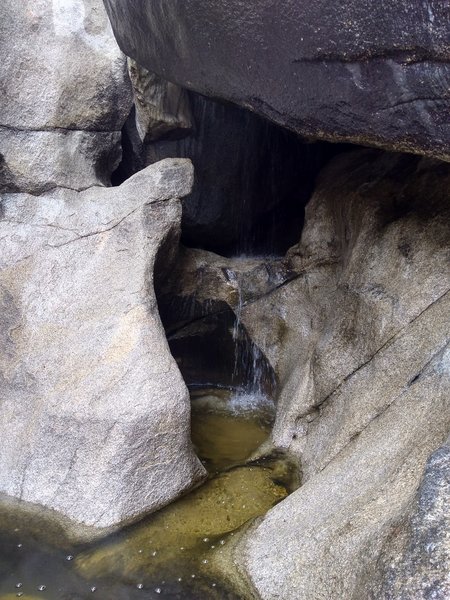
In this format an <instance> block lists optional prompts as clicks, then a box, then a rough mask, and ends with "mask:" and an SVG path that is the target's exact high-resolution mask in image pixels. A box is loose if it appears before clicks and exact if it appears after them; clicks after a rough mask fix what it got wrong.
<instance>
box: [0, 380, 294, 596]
mask: <svg viewBox="0 0 450 600" xmlns="http://www.w3.org/2000/svg"><path fill="white" fill-rule="evenodd" d="M272 415H273V407H272V406H271V405H270V402H266V401H265V399H263V398H256V397H253V396H251V395H245V394H238V393H235V392H234V393H233V392H231V391H227V390H196V391H195V392H193V393H192V439H193V443H194V445H195V447H196V450H197V453H198V455H199V457H200V458H201V460H202V461H203V463H204V464H205V467H206V468H207V470H208V472H209V474H210V475H209V478H208V480H207V481H206V482H205V483H204V484H203V485H202V486H200V487H199V488H197V489H195V490H193V491H191V492H190V493H189V494H187V495H186V496H184V497H182V498H180V499H179V500H177V501H175V502H173V503H172V504H170V505H169V506H167V507H166V508H164V509H162V510H160V511H158V512H157V513H155V514H153V515H150V516H149V517H147V518H146V519H144V520H142V521H141V522H139V523H138V524H136V525H134V526H132V527H128V528H126V529H124V530H122V531H119V532H117V533H115V534H113V535H111V536H109V537H107V538H106V539H104V540H102V541H100V542H96V543H93V544H90V545H84V546H70V545H67V543H65V542H64V540H63V539H62V538H59V539H58V533H57V532H56V533H53V534H52V533H51V529H49V528H47V527H46V524H45V522H44V521H42V524H39V523H37V524H36V522H34V523H33V526H32V527H31V524H30V523H27V522H26V520H24V519H23V518H19V517H18V518H17V521H14V516H11V513H10V512H9V513H8V517H7V518H2V517H1V511H0V600H12V598H16V597H21V598H22V600H30V599H37V598H41V599H44V598H46V599H51V600H84V599H87V598H98V599H101V600H121V599H124V600H125V599H130V600H133V599H134V598H136V599H138V598H139V599H150V598H161V597H163V598H173V599H175V598H180V599H186V600H187V599H190V598H192V599H194V598H195V599H208V598H211V599H216V598H217V599H219V598H221V599H222V598H223V599H229V600H233V599H235V598H238V596H236V595H234V593H233V592H232V591H230V590H227V589H226V588H225V587H224V585H223V584H222V582H221V581H220V580H219V579H218V578H217V576H215V575H213V573H212V572H211V570H210V567H209V565H210V563H211V562H212V561H213V558H214V557H216V558H217V555H218V553H219V555H220V551H221V550H222V549H223V548H224V547H225V546H226V544H228V543H229V542H230V541H231V539H232V537H233V536H234V535H235V534H236V532H237V531H238V530H239V528H240V527H241V526H242V525H244V524H245V523H248V522H249V521H250V520H251V519H253V518H255V517H257V516H259V515H262V514H264V513H265V512H266V511H267V510H268V509H269V508H271V507H272V506H274V505H275V504H276V503H277V502H279V501H280V500H282V499H283V498H284V497H285V496H286V495H287V494H288V490H289V486H290V484H291V481H290V474H289V469H285V468H283V467H281V468H280V461H279V460H271V459H267V460H265V461H262V462H261V461H260V462H258V461H255V462H250V463H248V464H247V463H246V461H247V459H248V458H249V457H250V456H251V455H252V453H253V452H254V451H255V450H256V449H257V448H258V446H259V445H260V444H261V443H262V442H264V440H265V439H266V438H267V436H268V434H269V431H270V425H271V418H272ZM215 562H216V563H217V560H216V561H215Z"/></svg>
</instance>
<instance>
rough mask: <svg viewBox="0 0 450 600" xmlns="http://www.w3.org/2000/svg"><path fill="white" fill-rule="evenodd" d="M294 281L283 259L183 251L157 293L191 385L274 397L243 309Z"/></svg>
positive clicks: (170, 337)
mask: <svg viewBox="0 0 450 600" xmlns="http://www.w3.org/2000/svg"><path fill="white" fill-rule="evenodd" d="M292 276H293V273H292V272H290V271H289V270H288V269H287V268H286V266H285V265H284V264H283V263H282V261H281V260H276V259H274V260H271V259H270V258H266V259H264V258H258V259H256V258H236V259H232V258H224V257H222V256H218V255H217V254H214V253H212V252H207V251H205V250H197V249H190V248H183V247H181V248H180V252H179V255H178V258H177V261H176V265H175V267H174V269H173V270H172V272H171V274H170V275H169V277H165V278H158V279H157V281H156V294H157V298H158V306H159V311H160V314H161V319H162V321H163V324H164V327H165V329H166V332H167V335H168V340H169V345H170V349H171V351H172V354H173V356H174V357H175V358H176V360H177V362H178V365H179V367H180V370H181V372H182V374H183V378H184V379H185V381H186V382H187V383H188V385H189V384H194V385H198V384H199V383H205V382H207V383H208V384H210V385H218V386H231V387H240V388H245V389H247V391H249V392H250V391H253V392H257V393H258V394H260V395H264V394H269V395H272V393H273V388H274V386H275V378H274V377H273V372H272V368H271V367H270V365H269V364H268V362H267V360H266V358H265V357H264V355H263V353H262V352H261V350H260V349H259V348H258V347H257V345H255V344H254V343H253V341H252V340H251V338H250V337H249V336H248V334H247V332H246V331H245V328H244V327H242V324H241V323H240V313H241V310H242V307H243V306H245V304H246V303H248V302H253V301H255V299H256V298H259V297H260V296H262V295H264V294H267V293H269V292H270V291H272V290H273V289H274V288H276V287H277V286H280V285H283V283H284V282H285V281H287V280H289V278H290V277H292Z"/></svg>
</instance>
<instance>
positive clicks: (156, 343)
mask: <svg viewBox="0 0 450 600" xmlns="http://www.w3.org/2000/svg"><path fill="white" fill-rule="evenodd" d="M192 181H193V170H192V165H191V164H190V162H189V161H186V160H177V159H173V160H169V159H168V160H165V161H162V162H160V163H158V164H155V165H152V166H150V167H148V168H146V169H144V170H143V171H140V172H139V173H137V174H136V175H135V176H134V177H132V178H130V179H129V180H128V181H127V182H126V183H124V184H123V185H121V186H120V187H116V188H90V189H88V190H86V191H84V192H76V191H73V190H67V189H61V188H59V189H56V190H54V191H53V192H51V193H48V194H44V195H41V196H39V197H38V198H36V197H35V196H32V195H28V194H4V195H3V196H2V200H1V204H0V215H1V216H0V232H1V233H0V248H1V249H0V257H1V258H0V305H1V310H0V341H1V347H2V348H3V352H2V355H1V358H0V398H1V404H0V412H1V420H0V437H1V440H2V444H1V451H0V491H2V492H4V493H6V494H8V495H10V496H13V497H15V498H19V499H21V500H23V501H27V502H30V503H35V504H39V505H41V506H44V507H47V508H52V509H54V510H56V511H57V513H59V514H61V515H63V516H65V517H68V518H69V519H70V520H71V521H72V522H73V526H74V527H75V526H76V525H77V524H79V525H86V526H90V527H91V528H95V529H91V530H90V531H91V532H92V531H93V532H94V533H95V532H98V531H100V532H101V531H107V530H108V528H111V527H116V526H118V525H123V524H124V523H127V522H130V521H132V520H135V519H137V518H138V517H140V516H142V515H143V514H144V513H147V512H150V511H154V510H156V509H158V508H160V507H161V506H163V505H165V504H167V503H168V502H170V501H171V500H173V499H174V498H175V497H177V496H178V495H179V494H181V493H182V492H183V491H185V490H186V489H188V488H189V487H190V486H192V485H193V484H194V483H196V482H198V481H199V480H201V479H202V477H203V476H204V469H203V467H202V466H201V464H200V462H199V460H198V459H197V457H196V456H195V454H194V452H193V449H192V445H191V441H190V403H189V395H188V392H187V389H186V386H185V384H184V382H183V380H182V378H181V375H180V373H179V371H178V368H177V366H176V363H175V361H174V359H173V358H172V356H171V354H170V351H169V348H168V345H167V340H166V337H165V333H164V329H163V327H162V324H161V322H160V318H159V314H158V310H157V305H156V299H155V295H154V290H153V278H154V276H153V271H154V263H155V260H156V257H157V255H158V253H162V254H163V255H164V256H165V257H166V262H165V263H164V261H163V260H161V257H160V260H159V261H158V264H159V268H160V269H163V268H164V269H166V270H168V269H170V267H171V260H172V259H173V257H174V255H175V252H176V246H177V243H178V237H179V225H180V220H181V206H180V202H179V200H178V198H179V197H181V196H184V195H186V194H187V193H189V191H190V189H191V187H192ZM169 242H173V244H175V248H171V246H170V243H169ZM80 531H81V529H80ZM88 534H89V535H91V534H90V533H89V532H88Z"/></svg>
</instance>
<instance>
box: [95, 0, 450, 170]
mask: <svg viewBox="0 0 450 600" xmlns="http://www.w3.org/2000/svg"><path fill="white" fill-rule="evenodd" d="M104 2H105V6H106V8H107V10H108V14H109V17H110V19H111V22H112V25H113V29H114V33H115V35H116V38H117V40H118V42H119V45H120V47H121V48H122V50H123V51H124V52H125V53H126V54H127V55H128V56H131V57H132V58H134V59H135V60H137V61H138V62H139V63H140V64H141V65H143V66H144V67H146V68H147V69H150V70H151V71H154V72H155V73H157V74H158V75H160V76H162V77H163V78H165V79H167V80H169V81H172V82H174V83H178V84H180V85H182V86H183V87H187V88H189V89H192V90H194V91H197V92H200V93H202V94H205V95H209V96H213V97H216V98H222V99H227V100H231V101H233V102H235V103H237V104H240V105H241V106H244V107H247V108H250V109H251V110H253V111H256V112H258V113H260V114H262V115H263V116H265V117H268V118H269V119H271V120H273V121H275V122H277V123H279V124H281V125H283V126H285V127H287V128H289V129H293V130H294V131H296V132H298V133H300V134H301V135H303V136H306V137H312V138H321V139H326V140H330V141H350V142H353V143H359V144H364V145H375V146H380V147H384V148H388V149H394V150H403V151H406V152H416V153H420V154H428V155H432V156H436V157H440V158H444V159H446V160H448V159H449V158H450V141H449V140H450V121H449V120H448V118H447V117H446V115H448V113H449V109H450V95H449V85H448V82H449V79H450V64H449V58H450V46H449V39H448V27H449V15H448V5H447V3H446V2H440V1H439V0H430V1H427V2H420V3H417V2H415V1H414V0H387V1H385V2H371V1H370V0H349V1H347V2H329V0H316V1H315V2H299V0H283V2H279V1H278V0H260V1H258V2H248V1H247V0H230V1H228V2H222V1H220V0H216V1H210V2H198V1H197V0H185V1H183V2H172V3H170V4H169V5H168V3H167V2H165V1H164V0H154V1H153V2H148V1H147V0H104Z"/></svg>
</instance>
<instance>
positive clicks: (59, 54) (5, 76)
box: [0, 0, 132, 193]
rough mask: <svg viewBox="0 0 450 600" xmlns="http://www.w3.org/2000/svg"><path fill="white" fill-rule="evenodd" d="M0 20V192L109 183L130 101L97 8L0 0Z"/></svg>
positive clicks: (91, 3) (94, 0)
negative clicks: (0, 102) (0, 61)
mask: <svg viewBox="0 0 450 600" xmlns="http://www.w3.org/2000/svg"><path fill="white" fill-rule="evenodd" d="M0 13H1V18H0V40H1V42H0V44H1V46H0V52H1V55H2V57H3V60H2V64H1V67H0V69H1V79H2V110H1V115H0V153H1V156H0V190H2V191H17V190H20V191H29V192H32V193H36V192H41V191H43V190H48V189H50V188H52V187H55V186H58V185H59V186H65V187H69V188H74V189H78V190H79V189H84V188H87V187H89V186H90V185H105V184H108V183H109V178H110V175H111V172H112V171H113V169H114V168H115V167H116V166H117V164H118V162H119V160H120V156H121V149H120V137H121V134H120V130H121V128H122V125H123V123H124V121H125V119H126V117H127V115H128V113H129V112H130V109H131V104H132V94H131V86H130V82H129V78H128V74H127V69H126V58H125V56H124V55H123V54H122V53H121V52H120V50H119V48H118V47H117V44H116V42H115V40H114V37H113V34H112V31H111V27H110V24H109V21H108V18H107V15H106V13H105V10H104V7H103V5H102V3H101V1H100V0H53V1H51V0H37V1H36V2H19V3H18V2H14V1H13V0H5V2H2V6H1V9H0ZM11 40H14V43H13V44H12V43H11Z"/></svg>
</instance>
